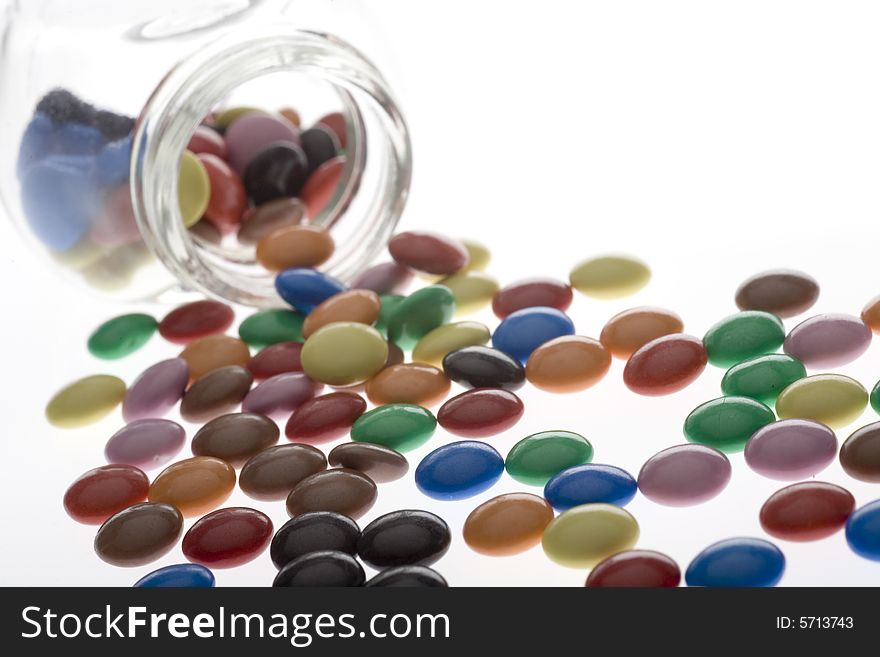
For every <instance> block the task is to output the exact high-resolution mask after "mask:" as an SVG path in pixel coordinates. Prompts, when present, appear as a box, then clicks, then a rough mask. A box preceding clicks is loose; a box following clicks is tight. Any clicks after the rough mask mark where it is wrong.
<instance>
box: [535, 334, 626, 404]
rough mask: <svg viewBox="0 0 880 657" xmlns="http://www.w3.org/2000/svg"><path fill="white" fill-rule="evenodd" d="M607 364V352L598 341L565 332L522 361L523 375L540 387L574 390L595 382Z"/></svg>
mask: <svg viewBox="0 0 880 657" xmlns="http://www.w3.org/2000/svg"><path fill="white" fill-rule="evenodd" d="M610 367H611V354H609V353H608V352H607V351H606V350H605V347H603V346H602V344H601V343H600V342H599V341H598V340H593V339H592V338H585V337H583V336H580V335H566V336H563V337H561V338H554V339H553V340H550V341H549V342H545V343H544V344H542V345H541V346H540V347H538V348H537V349H535V350H534V351H533V352H532V355H531V356H529V359H528V361H527V362H526V378H527V379H528V380H529V382H530V383H531V384H532V385H534V386H535V387H537V388H540V389H541V390H547V391H549V392H578V391H580V390H585V389H587V388H589V387H591V386H593V385H595V384H596V383H598V382H599V381H601V380H602V378H603V377H604V376H605V374H607V373H608V369H609V368H610Z"/></svg>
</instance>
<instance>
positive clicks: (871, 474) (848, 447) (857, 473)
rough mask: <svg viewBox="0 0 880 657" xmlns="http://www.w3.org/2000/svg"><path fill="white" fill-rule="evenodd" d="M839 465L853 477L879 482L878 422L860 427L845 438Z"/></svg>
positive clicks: (879, 437)
mask: <svg viewBox="0 0 880 657" xmlns="http://www.w3.org/2000/svg"><path fill="white" fill-rule="evenodd" d="M840 465H841V466H843V469H844V470H845V471H846V473H847V474H848V475H849V476H850V477H852V478H853V479H858V480H859V481H870V482H873V483H880V422H874V423H872V424H869V425H867V426H864V427H861V428H860V429H857V430H856V431H854V432H853V433H852V435H851V436H850V437H849V438H847V439H846V442H844V443H843V445H842V446H841V448H840Z"/></svg>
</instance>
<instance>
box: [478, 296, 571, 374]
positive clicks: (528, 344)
mask: <svg viewBox="0 0 880 657" xmlns="http://www.w3.org/2000/svg"><path fill="white" fill-rule="evenodd" d="M563 335H574V323H572V321H571V319H570V318H569V317H568V315H566V314H565V313H563V312H562V311H561V310H557V309H556V308H545V307H541V306H538V307H536V308H524V309H522V310H517V311H516V312H513V313H511V314H510V315H508V316H507V317H505V318H504V319H503V320H502V321H501V323H500V324H499V325H498V327H497V328H496V329H495V333H494V334H493V335H492V346H493V347H495V348H496V349H500V350H501V351H503V352H504V353H506V354H507V355H508V356H511V357H512V358H515V359H517V360H518V361H519V362H520V363H522V364H523V365H525V364H526V361H527V360H528V359H529V356H531V355H532V352H533V351H534V350H535V349H537V348H538V347H540V346H541V345H542V344H544V343H545V342H549V341H550V340H552V339H553V338H558V337H561V336H563Z"/></svg>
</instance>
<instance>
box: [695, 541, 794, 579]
mask: <svg viewBox="0 0 880 657" xmlns="http://www.w3.org/2000/svg"><path fill="white" fill-rule="evenodd" d="M783 572H785V555H784V554H782V550H780V549H779V548H778V547H776V546H775V545H773V543H771V542H770V541H765V540H763V539H760V538H728V539H726V540H724V541H718V542H717V543H713V544H712V545H710V546H709V547H707V548H706V549H705V550H703V551H702V552H700V553H699V554H698V555H697V556H696V557H694V560H693V561H691V563H690V565H689V566H688V568H687V572H686V573H685V580H686V581H687V584H688V586H713V587H736V586H748V587H754V586H776V584H777V583H778V582H779V580H780V579H781V578H782V573H783Z"/></svg>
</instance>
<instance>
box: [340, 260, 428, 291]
mask: <svg viewBox="0 0 880 657" xmlns="http://www.w3.org/2000/svg"><path fill="white" fill-rule="evenodd" d="M412 279H413V272H412V270H411V269H410V268H409V267H404V266H403V265H401V264H398V263H396V262H382V263H379V264H378V265H373V266H372V267H370V268H369V269H365V270H364V271H362V272H361V273H360V274H358V275H357V276H356V277H355V278H354V280H352V282H351V287H352V289H355V290H372V291H373V292H375V293H376V294H401V293H402V292H403V291H404V290H405V289H406V287H407V286H408V285H409V283H410V281H411V280H412Z"/></svg>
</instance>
